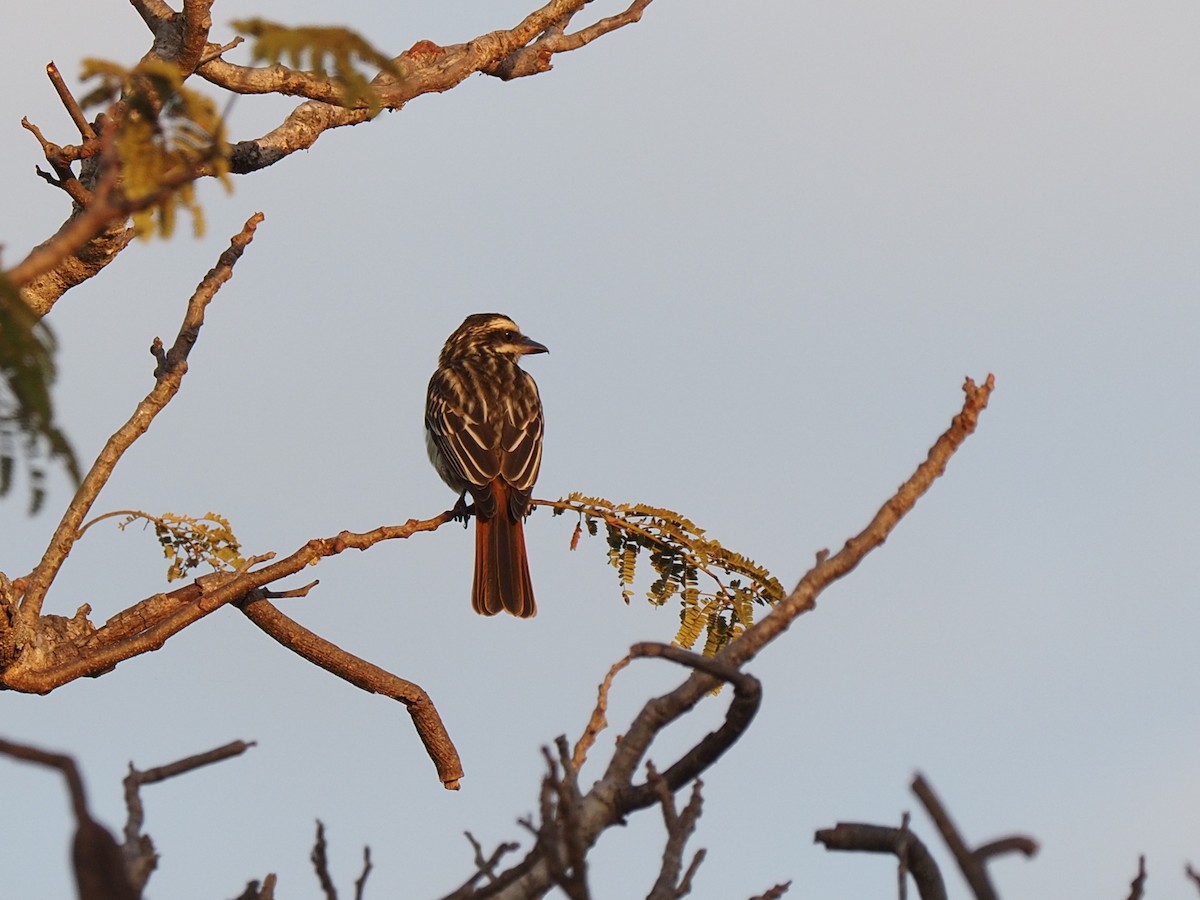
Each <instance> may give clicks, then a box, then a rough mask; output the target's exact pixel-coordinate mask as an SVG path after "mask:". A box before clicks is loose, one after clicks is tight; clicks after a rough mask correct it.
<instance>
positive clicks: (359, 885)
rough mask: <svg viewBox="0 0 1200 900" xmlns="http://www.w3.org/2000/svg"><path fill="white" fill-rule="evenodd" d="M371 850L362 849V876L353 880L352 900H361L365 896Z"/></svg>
mask: <svg viewBox="0 0 1200 900" xmlns="http://www.w3.org/2000/svg"><path fill="white" fill-rule="evenodd" d="M371 869H372V866H371V848H370V847H363V868H362V874H361V875H359V876H358V878H356V879H355V880H354V900H363V897H364V896H366V894H365V891H366V888H367V876H368V875H370V874H371Z"/></svg>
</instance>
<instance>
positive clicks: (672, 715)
mask: <svg viewBox="0 0 1200 900" xmlns="http://www.w3.org/2000/svg"><path fill="white" fill-rule="evenodd" d="M629 655H630V656H633V657H642V656H657V657H661V658H663V659H668V660H670V661H671V662H676V663H679V664H680V665H684V666H688V667H689V668H692V669H696V670H699V671H700V672H704V673H706V674H708V675H710V676H712V677H714V678H719V679H721V680H723V681H727V682H729V683H730V684H732V685H733V702H732V703H730V704H729V709H727V710H726V711H725V721H724V722H722V723H721V727H720V728H718V729H717V730H716V731H714V732H711V733H710V734H706V735H705V736H704V737H703V738H702V739H701V740H700V741H699V743H697V744H696V745H695V746H694V747H692V748H691V749H690V750H688V751H687V752H686V753H685V754H683V756H681V757H680V758H679V759H678V760H677V761H676V762H675V763H674V764H673V765H671V766H669V767H668V768H667V769H666V771H664V772H663V774H662V780H663V782H664V783H665V785H666V787H667V788H668V789H669V790H671V791H676V790H679V788H681V787H683V786H684V785H685V784H688V783H689V782H691V781H692V780H693V779H695V778H698V777H699V776H700V774H701V773H702V772H704V771H705V770H706V769H708V768H709V767H710V766H712V765H713V763H715V762H716V761H717V760H718V759H719V758H720V757H721V755H722V754H724V753H725V751H726V750H728V749H729V748H730V747H732V746H733V745H734V744H735V743H736V742H737V741H738V740H739V739H740V738H741V736H742V735H743V734H744V733H745V731H746V729H747V728H749V727H750V722H751V721H752V720H753V719H754V715H755V713H757V712H758V707H759V705H760V704H761V703H762V684H761V682H759V680H758V679H757V678H755V677H754V676H753V675H749V674H747V673H745V672H742V671H739V670H738V669H735V668H733V667H732V666H729V665H727V664H726V663H724V662H722V661H721V660H720V659H717V658H712V657H707V656H701V655H699V654H698V653H692V652H690V651H688V650H683V649H681V648H679V647H670V646H667V645H666V644H652V643H642V644H635V645H634V646H633V647H631V648H630V651H629ZM658 699H659V700H661V699H662V698H658ZM656 702H657V701H656V700H651V701H650V703H648V704H647V706H650V705H651V704H655V703H656ZM693 705H694V704H693ZM660 706H661V711H656V712H657V715H654V718H655V719H659V720H660V722H661V724H659V726H658V728H657V729H656V732H655V735H657V733H658V732H660V731H661V730H662V728H663V727H665V726H666V725H667V724H669V723H670V722H672V721H674V720H676V719H678V718H679V717H680V716H681V715H683V714H684V713H685V712H687V711H688V710H690V709H691V708H692V706H687V707H680V708H679V709H668V708H667V707H666V705H665V704H660ZM644 711H645V710H643V712H644ZM640 718H641V716H639V719H640ZM632 732H633V729H632V728H631V729H630V734H627V735H626V736H625V738H624V739H623V740H622V741H621V747H620V748H619V749H618V751H617V752H618V754H619V753H620V752H621V750H622V749H623V748H624V746H625V744H626V743H627V742H628V741H629V740H630V736H631V735H632ZM647 746H648V745H647ZM614 758H615V755H614ZM657 799H658V791H657V789H656V788H655V787H654V785H653V784H651V783H650V780H649V779H647V780H646V781H645V782H644V783H642V784H640V785H632V784H631V785H629V786H628V787H627V788H625V789H624V790H623V791H622V792H621V807H622V809H623V810H624V811H625V812H632V811H633V810H635V809H642V808H644V807H646V806H649V805H650V804H651V803H654V802H655V801H656V800H657Z"/></svg>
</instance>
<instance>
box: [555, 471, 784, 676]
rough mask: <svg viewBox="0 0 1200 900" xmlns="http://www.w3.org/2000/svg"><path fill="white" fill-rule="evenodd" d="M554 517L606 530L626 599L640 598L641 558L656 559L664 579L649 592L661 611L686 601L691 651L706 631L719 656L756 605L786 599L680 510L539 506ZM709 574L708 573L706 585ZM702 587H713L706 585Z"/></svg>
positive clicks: (572, 503) (594, 502)
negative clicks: (573, 517) (570, 515)
mask: <svg viewBox="0 0 1200 900" xmlns="http://www.w3.org/2000/svg"><path fill="white" fill-rule="evenodd" d="M538 502H539V504H542V505H545V506H550V507H552V508H553V514H554V515H556V516H560V515H562V514H563V513H565V512H575V513H578V515H579V518H580V524H579V525H577V526H576V529H575V534H574V535H573V536H572V538H571V548H572V549H574V548H575V546H577V544H578V542H579V537H580V535H581V533H582V529H583V528H585V527H586V529H587V532H588V534H590V535H593V536H595V535H596V534H598V533H599V529H600V526H601V525H603V526H604V534H605V539H606V541H607V543H608V561H609V563H610V564H611V565H612V566H613V568H615V569H616V570H617V572H618V573H619V580H620V584H621V596H622V598H623V599H624V600H625V602H626V603H628V602H629V601H630V598H631V597H632V596H633V593H634V590H633V582H634V577H635V575H636V568H637V563H638V560H639V559H641V558H643V556H642V554H643V553H644V554H645V556H644V558H645V559H648V560H649V562H650V567H651V568H652V569H653V570H654V572H655V574H656V575H657V576H658V577H657V578H656V579H655V580H654V582H653V583H652V584H651V585H650V587H649V589H648V590H647V592H646V596H647V598H648V599H649V600H650V602H651V603H653V604H654V605H655V606H663V605H664V604H666V603H667V602H668V601H669V600H671V599H672V598H673V597H678V598H679V602H680V611H679V631H678V632H677V633H676V635H675V641H674V642H675V643H676V644H677V645H679V646H680V647H685V648H688V649H691V648H693V647H695V646H696V644H697V643H699V641H700V636H701V635H702V634H705V635H706V637H705V641H704V654H705V655H706V656H713V655H715V654H716V653H717V652H718V651H720V650H721V648H722V647H724V646H725V645H726V644H728V643H729V642H730V641H732V640H733V639H734V638H736V637H737V636H738V635H739V634H741V633H742V632H743V631H745V630H746V629H747V628H748V627H750V625H752V624H753V623H754V605H755V604H762V605H771V604H774V603H777V602H779V601H780V600H782V599H783V598H784V596H785V594H786V592H785V591H784V589H783V585H781V584H780V583H779V582H778V581H777V580H776V579H775V577H774V576H773V575H771V573H770V572H768V571H767V570H766V569H764V568H763V567H762V566H760V565H758V564H757V563H756V562H754V561H753V560H751V559H747V558H746V557H744V556H742V555H741V554H740V553H735V552H733V551H732V550H728V549H726V548H725V547H722V546H721V544H720V543H719V542H717V541H715V540H713V539H712V538H709V537H706V536H705V534H704V530H703V529H702V528H700V527H699V526H697V525H696V524H695V523H694V522H692V521H690V520H689V519H687V518H685V517H684V516H681V515H680V514H679V513H677V512H673V511H672V510H669V509H663V508H661V507H657V506H648V505H646V504H643V503H621V504H615V503H613V502H612V501H610V500H605V499H603V498H601V497H588V496H585V495H584V494H581V493H578V492H576V493H572V494H570V495H569V496H568V497H567V498H566V499H565V500H559V501H557V502H547V501H538ZM701 576H704V580H703V582H702V581H701ZM701 584H703V585H704V588H705V589H702V588H701Z"/></svg>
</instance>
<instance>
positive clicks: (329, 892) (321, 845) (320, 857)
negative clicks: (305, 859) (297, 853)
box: [309, 819, 337, 900]
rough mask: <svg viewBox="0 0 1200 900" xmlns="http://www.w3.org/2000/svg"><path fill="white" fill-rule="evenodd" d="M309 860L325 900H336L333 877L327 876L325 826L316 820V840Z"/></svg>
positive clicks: (327, 857)
mask: <svg viewBox="0 0 1200 900" xmlns="http://www.w3.org/2000/svg"><path fill="white" fill-rule="evenodd" d="M309 859H311V860H312V864H313V869H315V870H316V873H317V881H319V882H320V883H321V890H322V891H323V892H324V894H325V900H337V888H336V887H334V885H333V877H332V876H331V875H330V874H329V855H328V854H327V853H326V847H325V825H324V824H323V823H322V822H321V820H320V819H317V840H316V843H314V844H313V848H312V853H311V854H310V856H309Z"/></svg>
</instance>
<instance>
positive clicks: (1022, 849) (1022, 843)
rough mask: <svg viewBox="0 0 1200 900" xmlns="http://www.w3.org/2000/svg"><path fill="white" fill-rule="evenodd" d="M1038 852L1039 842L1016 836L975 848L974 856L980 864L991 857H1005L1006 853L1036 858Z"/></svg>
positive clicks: (1020, 835) (999, 839) (1021, 835)
mask: <svg viewBox="0 0 1200 900" xmlns="http://www.w3.org/2000/svg"><path fill="white" fill-rule="evenodd" d="M1037 852H1038V842H1037V841H1035V840H1034V839H1033V838H1031V837H1026V836H1025V835H1023V834H1014V835H1010V836H1009V837H1003V838H998V839H996V840H994V841H988V842H987V843H986V844H980V845H979V846H978V847H976V848H975V853H974V856H975V858H976V859H978V860H979V861H980V862H987V860H988V858H989V857H992V856H1003V855H1004V854H1005V853H1020V854H1021V855H1022V856H1025V857H1032V856H1036V855H1037Z"/></svg>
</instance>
